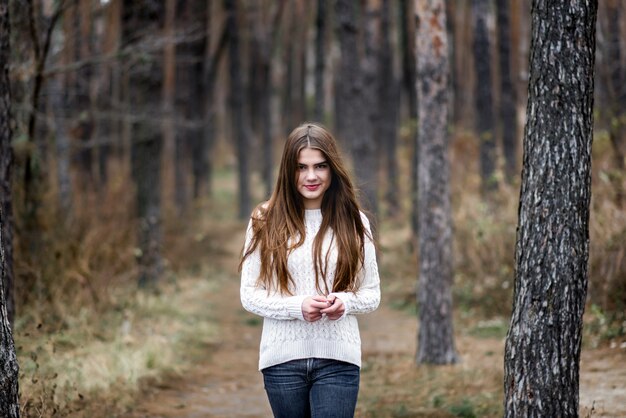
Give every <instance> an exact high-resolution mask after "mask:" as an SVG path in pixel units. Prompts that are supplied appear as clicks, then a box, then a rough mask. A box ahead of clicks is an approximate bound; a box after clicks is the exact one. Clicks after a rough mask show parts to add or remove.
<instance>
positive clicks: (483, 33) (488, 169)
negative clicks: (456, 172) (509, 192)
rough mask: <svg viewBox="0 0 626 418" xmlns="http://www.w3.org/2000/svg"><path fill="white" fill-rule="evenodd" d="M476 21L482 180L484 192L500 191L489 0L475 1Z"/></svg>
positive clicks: (477, 95)
mask: <svg viewBox="0 0 626 418" xmlns="http://www.w3.org/2000/svg"><path fill="white" fill-rule="evenodd" d="M472 6H473V10H472V12H473V13H472V15H473V21H474V44H473V50H474V67H475V69H476V131H477V132H476V133H477V134H478V140H479V142H480V177H481V180H482V189H483V192H488V191H492V190H494V189H496V188H497V186H498V180H497V178H496V142H495V137H494V115H493V108H494V106H493V94H492V91H491V90H492V86H491V84H492V78H491V52H490V46H489V31H488V30H487V18H488V15H489V13H490V10H489V3H488V0H472Z"/></svg>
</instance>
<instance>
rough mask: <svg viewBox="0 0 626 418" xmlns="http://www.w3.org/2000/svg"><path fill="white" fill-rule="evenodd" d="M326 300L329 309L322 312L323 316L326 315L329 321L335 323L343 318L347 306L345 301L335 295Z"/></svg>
mask: <svg viewBox="0 0 626 418" xmlns="http://www.w3.org/2000/svg"><path fill="white" fill-rule="evenodd" d="M325 299H326V300H327V302H328V303H327V307H326V308H324V309H322V310H321V311H320V312H321V313H322V314H326V316H327V317H328V319H330V320H333V321H336V320H337V319H339V318H341V317H342V316H343V313H344V312H345V311H346V305H344V303H343V301H342V300H341V299H339V298H338V297H337V296H335V295H330V296H328V298H325Z"/></svg>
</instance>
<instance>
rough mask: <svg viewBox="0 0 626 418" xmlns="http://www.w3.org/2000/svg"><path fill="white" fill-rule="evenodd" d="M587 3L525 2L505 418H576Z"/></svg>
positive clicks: (587, 138)
mask: <svg viewBox="0 0 626 418" xmlns="http://www.w3.org/2000/svg"><path fill="white" fill-rule="evenodd" d="M596 12H597V1H596V0H568V1H564V0H562V1H548V0H534V1H533V7H532V40H531V55H530V80H529V85H528V94H529V97H528V107H527V110H526V116H527V122H526V128H525V133H524V158H523V168H522V186H521V191H520V206H519V223H518V228H517V244H516V249H515V265H516V269H515V288H514V302H513V313H512V316H511V324H510V328H509V331H508V334H507V338H506V347H505V357H504V392H505V397H504V406H505V416H506V417H577V416H578V399H579V398H578V396H579V394H578V390H579V362H580V349H581V339H582V326H583V322H582V319H583V311H584V307H585V297H586V292H587V275H588V273H587V268H588V267H587V261H588V256H589V202H590V198H591V181H590V180H591V144H592V139H593V136H592V135H593V129H592V128H593V89H594V85H593V76H594V74H593V66H594V53H595V22H596Z"/></svg>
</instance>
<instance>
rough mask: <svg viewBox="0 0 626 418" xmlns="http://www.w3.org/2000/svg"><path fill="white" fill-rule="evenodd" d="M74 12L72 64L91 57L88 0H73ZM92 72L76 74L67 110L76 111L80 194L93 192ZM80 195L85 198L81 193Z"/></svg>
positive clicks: (85, 70) (74, 128)
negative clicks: (90, 89) (90, 90)
mask: <svg viewBox="0 0 626 418" xmlns="http://www.w3.org/2000/svg"><path fill="white" fill-rule="evenodd" d="M72 8H73V9H74V10H73V14H72V17H73V22H72V24H73V26H74V27H73V35H74V42H73V44H72V45H73V47H74V50H73V51H72V52H73V62H81V61H83V60H88V59H89V57H90V56H91V49H92V48H91V42H90V38H91V29H92V28H91V16H92V13H91V10H90V8H91V2H90V0H74V4H73V5H72ZM92 72H93V71H92V69H91V66H90V65H83V66H81V67H80V69H78V70H77V71H76V72H75V75H74V78H73V79H72V81H73V82H72V83H71V85H70V87H69V90H70V92H71V94H72V96H71V103H70V108H74V109H76V113H75V115H76V116H75V117H74V119H73V120H72V122H71V123H72V126H71V133H72V136H73V139H74V141H75V143H76V147H77V150H78V152H77V156H76V157H77V159H78V164H79V168H80V171H81V175H80V176H79V187H80V189H81V190H82V191H83V192H86V191H88V190H89V191H90V190H93V189H95V186H96V181H95V173H94V169H93V166H94V164H93V160H94V158H93V157H94V155H93V154H94V152H93V147H92V146H91V141H92V138H93V132H94V120H93V114H92V111H91V100H90V94H89V88H90V83H91V78H92V77H91V76H92ZM83 196H86V194H85V193H83Z"/></svg>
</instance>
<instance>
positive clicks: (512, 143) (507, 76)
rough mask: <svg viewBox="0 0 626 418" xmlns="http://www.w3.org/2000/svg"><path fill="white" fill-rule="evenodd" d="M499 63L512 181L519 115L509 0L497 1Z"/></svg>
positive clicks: (502, 119) (506, 156)
mask: <svg viewBox="0 0 626 418" xmlns="http://www.w3.org/2000/svg"><path fill="white" fill-rule="evenodd" d="M497 12H498V19H497V22H498V25H497V28H498V64H499V69H500V133H501V136H502V150H503V154H504V172H505V178H506V180H507V181H508V182H511V181H512V180H513V179H514V178H515V176H516V174H517V117H516V111H515V107H516V103H517V98H516V97H515V96H516V94H515V87H514V86H513V80H512V77H511V76H512V71H511V33H510V31H511V25H510V21H511V19H510V16H509V14H510V10H509V0H498V1H497Z"/></svg>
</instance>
